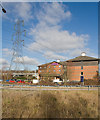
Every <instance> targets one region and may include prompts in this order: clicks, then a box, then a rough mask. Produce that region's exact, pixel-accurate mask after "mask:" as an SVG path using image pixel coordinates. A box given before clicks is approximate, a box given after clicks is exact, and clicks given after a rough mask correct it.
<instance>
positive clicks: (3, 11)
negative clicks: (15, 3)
mask: <svg viewBox="0 0 100 120" xmlns="http://www.w3.org/2000/svg"><path fill="white" fill-rule="evenodd" d="M0 6H1V8H2V11H3V12H4V13H6V10H5V9H4V7H3V6H2V5H1V4H0Z"/></svg>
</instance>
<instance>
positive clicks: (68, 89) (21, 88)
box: [0, 87, 98, 91]
mask: <svg viewBox="0 0 100 120" xmlns="http://www.w3.org/2000/svg"><path fill="white" fill-rule="evenodd" d="M0 89H10V90H27V91H30V90H31V91H36V90H64V91H76V90H78V91H82V90H88V91H90V90H98V88H75V87H74V88H52V87H49V88H44V87H40V88H39V87H38V88H37V87H30V88H26V87H25V88H24V87H0Z"/></svg>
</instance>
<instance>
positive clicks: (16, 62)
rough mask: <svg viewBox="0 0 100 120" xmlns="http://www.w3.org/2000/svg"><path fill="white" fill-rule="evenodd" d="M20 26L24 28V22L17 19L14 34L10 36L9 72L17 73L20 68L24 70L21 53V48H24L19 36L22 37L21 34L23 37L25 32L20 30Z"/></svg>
mask: <svg viewBox="0 0 100 120" xmlns="http://www.w3.org/2000/svg"><path fill="white" fill-rule="evenodd" d="M22 26H24V21H23V20H19V19H18V20H17V22H16V24H15V26H14V30H15V33H14V34H13V36H12V41H13V46H12V59H11V63H10V67H9V71H11V70H12V69H13V70H15V71H19V70H20V69H22V68H21V67H22V66H23V69H25V65H24V59H23V51H22V48H23V46H24V40H22V39H21V36H22V35H23V33H24V35H25V32H26V30H21V28H22ZM21 65H22V66H21Z"/></svg>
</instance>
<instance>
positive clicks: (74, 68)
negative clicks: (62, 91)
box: [67, 53, 99, 81]
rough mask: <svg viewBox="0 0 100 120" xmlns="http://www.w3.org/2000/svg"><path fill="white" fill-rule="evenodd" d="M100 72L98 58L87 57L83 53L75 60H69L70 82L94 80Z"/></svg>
mask: <svg viewBox="0 0 100 120" xmlns="http://www.w3.org/2000/svg"><path fill="white" fill-rule="evenodd" d="M98 71H99V61H98V59H97V58H93V57H89V56H86V55H85V53H82V55H81V56H78V57H76V58H74V59H70V60H67V76H68V79H69V80H70V81H81V80H82V78H84V79H93V78H94V77H95V76H96V75H97V74H98Z"/></svg>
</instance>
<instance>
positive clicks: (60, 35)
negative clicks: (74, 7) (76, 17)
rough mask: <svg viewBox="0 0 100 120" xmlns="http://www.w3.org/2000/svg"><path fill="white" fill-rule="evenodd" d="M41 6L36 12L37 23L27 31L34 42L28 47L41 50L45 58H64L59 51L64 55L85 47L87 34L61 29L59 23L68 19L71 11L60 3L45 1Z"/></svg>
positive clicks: (31, 49)
mask: <svg viewBox="0 0 100 120" xmlns="http://www.w3.org/2000/svg"><path fill="white" fill-rule="evenodd" d="M41 7H42V9H41V11H40V12H39V13H37V19H38V24H37V25H36V27H35V28H31V29H30V32H29V34H30V35H32V36H33V39H34V40H35V42H33V43H31V44H29V45H28V49H29V50H30V51H36V50H37V51H42V52H43V53H44V56H45V58H49V59H50V58H51V59H56V58H57V59H58V58H61V59H64V58H65V57H64V56H63V55H61V56H60V55H59V53H63V54H65V55H75V54H76V53H80V50H83V49H84V48H85V47H86V45H87V43H88V39H89V35H88V34H81V35H77V34H76V33H75V32H73V33H70V32H69V31H68V30H63V29H62V26H61V25H60V24H59V23H62V22H63V20H66V21H67V20H69V19H70V18H71V16H72V13H71V12H70V11H69V10H66V9H65V6H64V5H63V4H62V3H45V4H42V6H41ZM46 51H47V52H46ZM48 51H49V52H48ZM73 51H74V52H73ZM75 51H76V53H75ZM77 51H78V52H77Z"/></svg>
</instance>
